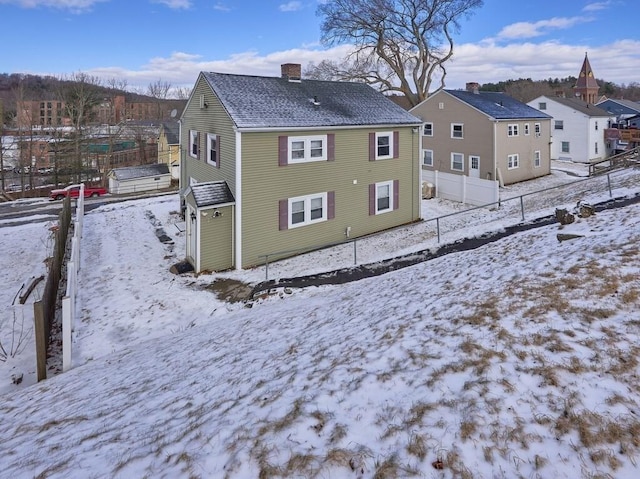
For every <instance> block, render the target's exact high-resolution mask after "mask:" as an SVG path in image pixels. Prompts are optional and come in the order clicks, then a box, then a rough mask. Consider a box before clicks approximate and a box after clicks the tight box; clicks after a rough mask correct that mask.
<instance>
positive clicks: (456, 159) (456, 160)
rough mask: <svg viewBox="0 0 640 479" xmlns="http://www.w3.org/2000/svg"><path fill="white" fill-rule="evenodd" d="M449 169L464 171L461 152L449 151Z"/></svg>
mask: <svg viewBox="0 0 640 479" xmlns="http://www.w3.org/2000/svg"><path fill="white" fill-rule="evenodd" d="M451 169H452V170H455V171H464V155H463V154H462V153H451Z"/></svg>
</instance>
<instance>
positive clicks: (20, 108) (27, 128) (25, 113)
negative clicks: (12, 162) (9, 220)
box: [12, 79, 36, 195]
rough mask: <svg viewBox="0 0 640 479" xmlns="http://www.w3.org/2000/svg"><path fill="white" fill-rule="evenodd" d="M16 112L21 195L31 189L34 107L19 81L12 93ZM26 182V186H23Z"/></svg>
mask: <svg viewBox="0 0 640 479" xmlns="http://www.w3.org/2000/svg"><path fill="white" fill-rule="evenodd" d="M12 93H13V96H14V98H15V103H16V111H17V133H18V134H17V145H18V164H17V167H18V172H19V174H20V187H21V190H22V194H23V195H24V190H25V189H26V188H33V168H32V167H33V166H35V165H34V164H33V158H34V156H35V155H34V142H35V132H34V126H35V123H36V118H35V116H36V115H35V113H34V112H33V110H34V105H33V102H32V101H31V100H28V99H27V96H28V93H27V89H26V87H25V84H24V81H23V80H22V79H21V80H20V81H19V83H18V84H17V85H16V87H15V88H14V89H13V91H12ZM26 175H28V176H26ZM25 182H28V184H25Z"/></svg>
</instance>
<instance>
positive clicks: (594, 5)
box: [582, 0, 612, 12]
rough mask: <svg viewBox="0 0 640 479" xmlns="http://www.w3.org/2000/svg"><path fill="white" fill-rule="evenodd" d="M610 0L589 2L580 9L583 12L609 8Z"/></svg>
mask: <svg viewBox="0 0 640 479" xmlns="http://www.w3.org/2000/svg"><path fill="white" fill-rule="evenodd" d="M611 3H612V2H611V1H610V0H608V1H606V2H594V3H589V4H588V5H585V7H584V8H583V9H582V11H583V12H596V11H598V10H605V9H607V8H609V7H610V6H611Z"/></svg>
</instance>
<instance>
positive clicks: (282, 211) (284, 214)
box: [278, 200, 289, 231]
mask: <svg viewBox="0 0 640 479" xmlns="http://www.w3.org/2000/svg"><path fill="white" fill-rule="evenodd" d="M278 208H279V211H278V217H279V225H280V226H279V227H280V231H282V230H287V229H289V200H280V201H279V205H278Z"/></svg>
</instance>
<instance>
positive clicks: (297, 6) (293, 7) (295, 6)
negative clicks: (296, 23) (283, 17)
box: [278, 1, 302, 12]
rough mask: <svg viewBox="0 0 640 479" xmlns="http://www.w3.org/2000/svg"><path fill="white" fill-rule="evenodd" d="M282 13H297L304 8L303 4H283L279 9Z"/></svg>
mask: <svg viewBox="0 0 640 479" xmlns="http://www.w3.org/2000/svg"><path fill="white" fill-rule="evenodd" d="M278 8H279V9H280V11H281V12H295V11H297V10H300V9H301V8H302V3H301V2H297V1H292V2H288V3H283V4H281V5H280V6H279V7H278Z"/></svg>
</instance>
